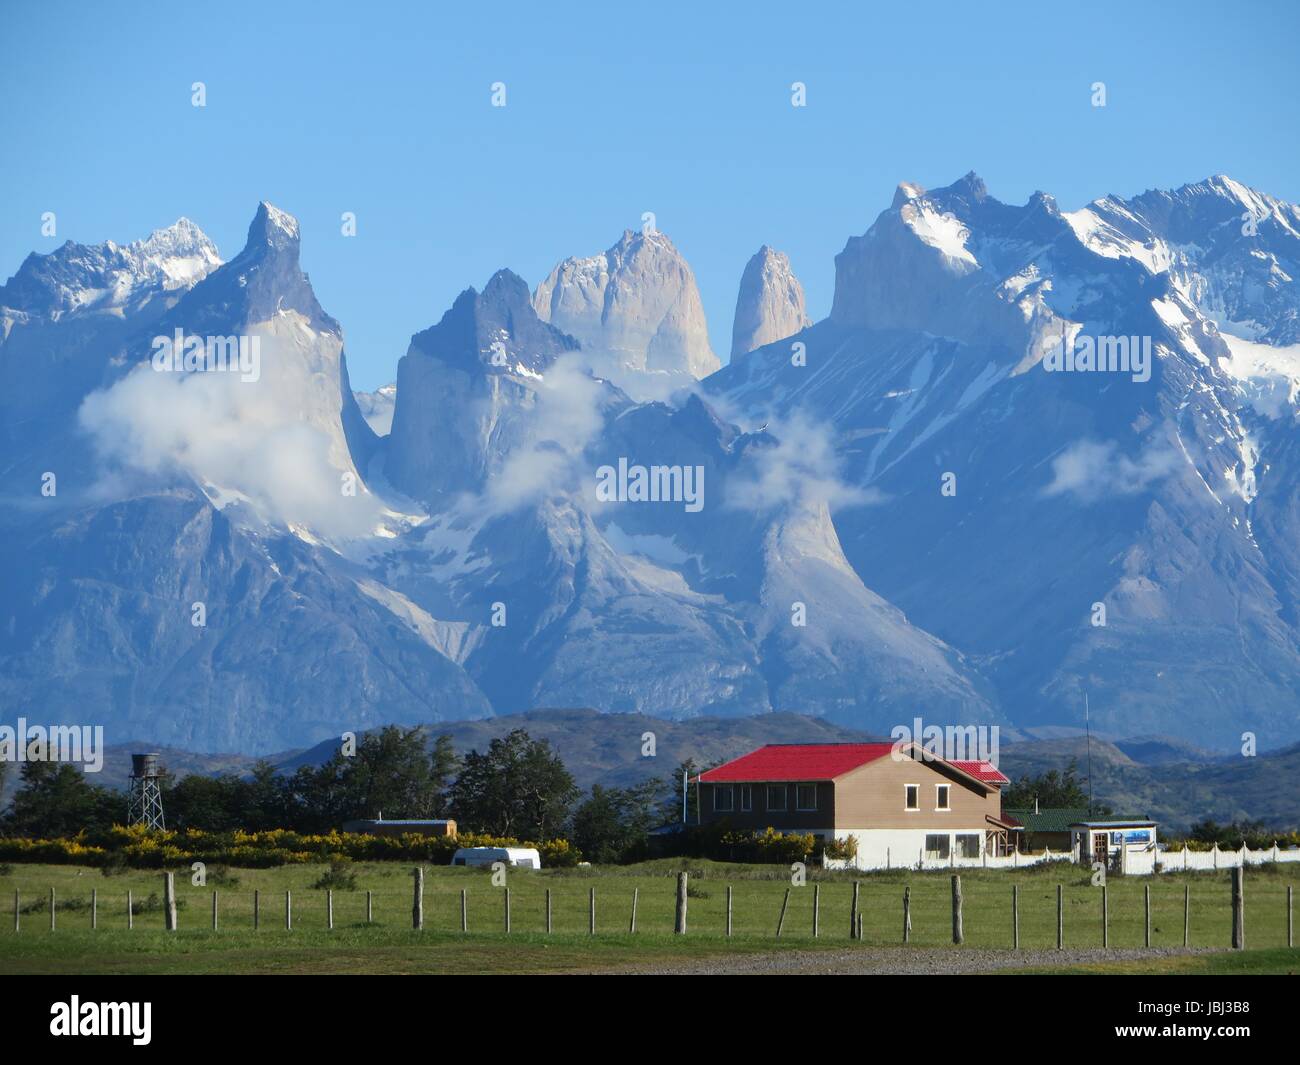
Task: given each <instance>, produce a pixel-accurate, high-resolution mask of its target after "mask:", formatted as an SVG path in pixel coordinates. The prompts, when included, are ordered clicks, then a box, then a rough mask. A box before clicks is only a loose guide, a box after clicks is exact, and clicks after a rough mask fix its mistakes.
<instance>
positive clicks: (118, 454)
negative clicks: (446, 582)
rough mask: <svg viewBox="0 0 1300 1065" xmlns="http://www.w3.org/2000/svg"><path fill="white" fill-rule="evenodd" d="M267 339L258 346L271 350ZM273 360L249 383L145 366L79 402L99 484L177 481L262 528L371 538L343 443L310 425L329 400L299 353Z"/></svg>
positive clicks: (374, 507) (372, 504)
mask: <svg viewBox="0 0 1300 1065" xmlns="http://www.w3.org/2000/svg"><path fill="white" fill-rule="evenodd" d="M268 339H269V338H267V337H263V348H264V349H267V348H270V349H272V353H273V349H274V344H268V343H267V340H268ZM280 354H282V355H283V356H284V357H283V358H275V357H268V358H267V359H266V360H265V364H264V372H263V373H262V375H261V378H260V380H258V381H255V382H254V381H245V380H241V379H240V377H239V375H237V374H229V373H158V372H155V371H154V370H153V369H152V368H151V366H150V365H149V364H147V363H146V364H143V365H141V366H139V367H137V368H136V369H134V370H133V371H131V372H130V373H129V374H127V376H126V377H124V378H123V379H122V380H120V381H118V382H117V383H116V384H114V385H112V386H111V387H110V388H108V389H105V390H103V391H100V392H95V393H92V394H91V395H90V396H88V397H86V399H85V400H84V402H83V403H82V406H81V410H80V412H79V420H80V423H81V426H82V427H83V428H84V429H85V430H86V431H87V432H88V433H89V434H90V436H91V438H92V440H93V441H94V445H95V448H96V451H97V452H98V454H99V456H100V458H101V459H102V460H103V462H104V464H105V480H104V487H105V488H109V487H110V486H113V482H114V479H115V478H116V479H118V480H119V481H120V478H121V477H122V476H123V474H128V475H129V474H136V475H137V476H138V475H141V474H143V475H145V476H146V477H150V478H154V479H164V478H174V477H176V476H178V475H180V476H184V477H187V478H189V479H192V480H193V481H195V482H197V483H198V484H199V485H200V486H202V487H204V488H205V489H209V490H210V494H211V495H213V496H214V498H216V500H217V502H218V504H219V505H225V504H226V503H227V502H228V501H236V500H237V501H239V502H241V503H244V504H245V505H247V506H248V507H249V508H251V510H252V511H253V512H254V513H255V514H256V516H257V517H258V518H260V519H262V520H264V521H268V522H271V523H275V524H280V525H286V526H287V525H288V524H290V523H293V524H295V525H300V526H304V527H306V528H307V529H309V530H311V531H312V532H314V533H318V534H320V535H323V536H326V537H344V538H347V537H355V536H364V535H367V534H369V533H370V532H372V531H373V530H374V527H375V524H376V522H377V521H378V518H379V515H380V512H381V507H380V504H379V502H378V500H376V499H375V497H374V496H372V495H370V494H369V493H368V492H367V491H366V489H365V487H364V485H362V483H361V482H360V479H359V478H357V477H356V475H355V471H354V470H353V468H352V465H351V461H350V459H349V458H348V457H347V455H346V452H345V449H343V448H341V447H340V443H341V440H340V439H338V438H332V437H331V434H330V433H329V432H328V431H327V430H326V429H325V428H323V427H322V426H321V425H320V424H316V423H314V422H313V421H312V420H311V413H312V409H313V403H315V404H318V405H324V404H327V402H328V400H327V398H326V397H324V396H322V395H321V390H322V389H325V390H326V391H328V387H327V381H326V378H325V375H323V374H320V373H313V372H312V371H311V369H310V368H309V367H308V366H307V365H306V364H305V363H304V362H303V360H302V359H301V358H295V356H298V355H300V353H299V352H297V351H285V352H281V353H280ZM341 452H342V453H341ZM349 474H350V475H351V478H348V479H345V478H346V477H347V475H349ZM350 488H354V489H355V494H351V495H350V494H348V491H349V489H350Z"/></svg>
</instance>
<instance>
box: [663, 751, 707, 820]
mask: <svg viewBox="0 0 1300 1065" xmlns="http://www.w3.org/2000/svg"><path fill="white" fill-rule="evenodd" d="M702 772H704V769H703V768H702V767H701V766H699V765H697V764H696V762H695V759H694V758H687V759H686V761H684V762H682V763H681V764H680V765H678V766H677V768H676V769H675V770H674V771H673V774H672V776H670V777H669V778H668V779H667V780H662V781H659V793H660V794H661V795H662V796H663V799H662V802H661V803H660V806H659V814H658V817H657V818H656V820H657V822H658V823H659V824H661V825H670V824H671V825H680V824H681V823H682V775H683V774H686V777H687V779H688V780H689V781H691V784H690V787H689V788H688V789H687V793H686V814H687V818H686V820H687V823H688V824H692V825H698V824H699V823H700V789H699V787H698V786H697V785H696V784H695V783H694V781H695V778H696V777H697V776H699V775H700V774H701V773H702Z"/></svg>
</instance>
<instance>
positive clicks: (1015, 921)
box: [1011, 884, 1020, 950]
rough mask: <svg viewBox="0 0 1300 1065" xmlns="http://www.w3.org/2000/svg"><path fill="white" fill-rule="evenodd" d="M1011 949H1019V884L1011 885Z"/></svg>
mask: <svg viewBox="0 0 1300 1065" xmlns="http://www.w3.org/2000/svg"><path fill="white" fill-rule="evenodd" d="M1011 949H1012V950H1019V949H1020V885H1019V884H1012V885H1011Z"/></svg>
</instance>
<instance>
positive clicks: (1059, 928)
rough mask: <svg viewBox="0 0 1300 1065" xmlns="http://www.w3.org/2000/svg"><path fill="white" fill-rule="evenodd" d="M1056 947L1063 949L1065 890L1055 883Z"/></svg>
mask: <svg viewBox="0 0 1300 1065" xmlns="http://www.w3.org/2000/svg"><path fill="white" fill-rule="evenodd" d="M1056 949H1057V950H1064V949H1065V890H1064V888H1062V886H1061V885H1060V884H1057V885H1056Z"/></svg>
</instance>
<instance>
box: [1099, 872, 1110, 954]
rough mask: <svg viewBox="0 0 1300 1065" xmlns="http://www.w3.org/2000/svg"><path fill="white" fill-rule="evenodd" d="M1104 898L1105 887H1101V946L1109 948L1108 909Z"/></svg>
mask: <svg viewBox="0 0 1300 1065" xmlns="http://www.w3.org/2000/svg"><path fill="white" fill-rule="evenodd" d="M1107 903H1108V900H1107V898H1106V885H1105V884H1102V885H1101V945H1102V946H1103V947H1109V946H1110V907H1109V906H1108V904H1107Z"/></svg>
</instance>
